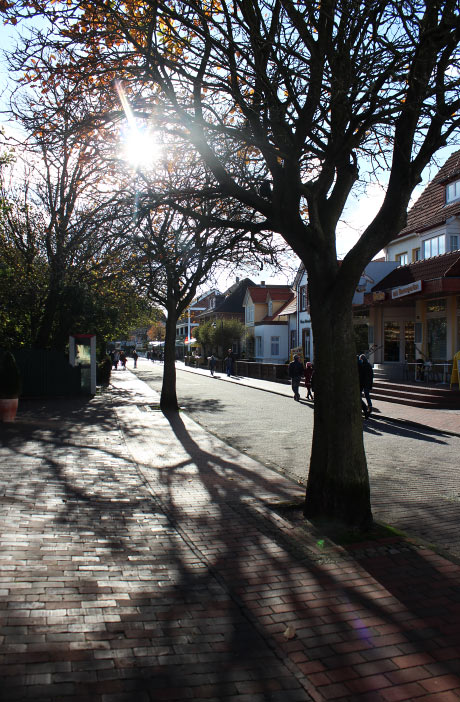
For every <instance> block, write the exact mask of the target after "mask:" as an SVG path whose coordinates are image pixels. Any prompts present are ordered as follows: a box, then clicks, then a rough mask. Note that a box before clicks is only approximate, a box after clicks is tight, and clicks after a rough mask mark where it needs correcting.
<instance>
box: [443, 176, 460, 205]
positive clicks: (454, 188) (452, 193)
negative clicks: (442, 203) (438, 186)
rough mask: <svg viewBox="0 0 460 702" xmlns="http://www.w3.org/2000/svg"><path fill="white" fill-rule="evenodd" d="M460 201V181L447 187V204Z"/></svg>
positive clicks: (455, 181)
mask: <svg viewBox="0 0 460 702" xmlns="http://www.w3.org/2000/svg"><path fill="white" fill-rule="evenodd" d="M455 200H460V179H459V180H454V182H453V183H449V185H447V186H446V203H447V204H448V203H449V202H454V201H455Z"/></svg>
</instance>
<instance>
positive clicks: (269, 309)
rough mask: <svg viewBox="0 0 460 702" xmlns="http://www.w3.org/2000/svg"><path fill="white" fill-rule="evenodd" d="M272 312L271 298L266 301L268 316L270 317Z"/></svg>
mask: <svg viewBox="0 0 460 702" xmlns="http://www.w3.org/2000/svg"><path fill="white" fill-rule="evenodd" d="M272 314H273V302H272V301H271V300H269V301H268V316H269V317H271V316H272Z"/></svg>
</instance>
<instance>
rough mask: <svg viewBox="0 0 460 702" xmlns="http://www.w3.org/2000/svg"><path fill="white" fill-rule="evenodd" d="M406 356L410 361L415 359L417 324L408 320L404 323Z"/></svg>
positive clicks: (412, 361)
mask: <svg viewBox="0 0 460 702" xmlns="http://www.w3.org/2000/svg"><path fill="white" fill-rule="evenodd" d="M404 357H405V359H406V361H407V362H408V363H414V361H415V324H414V322H406V323H405V325H404Z"/></svg>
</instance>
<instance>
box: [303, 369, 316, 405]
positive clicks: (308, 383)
mask: <svg viewBox="0 0 460 702" xmlns="http://www.w3.org/2000/svg"><path fill="white" fill-rule="evenodd" d="M314 372H315V371H314V369H313V363H311V362H310V361H307V362H306V364H305V387H306V389H307V400H313V394H312V389H313V374H314Z"/></svg>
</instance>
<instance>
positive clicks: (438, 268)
mask: <svg viewBox="0 0 460 702" xmlns="http://www.w3.org/2000/svg"><path fill="white" fill-rule="evenodd" d="M457 277H460V251H451V252H450V253H447V254H443V255H442V256H434V257H433V258H425V259H423V260H422V261H416V262H415V263H409V265H407V266H398V268H395V269H394V270H393V271H391V273H389V274H388V275H387V276H385V278H383V279H382V280H381V281H380V282H379V283H377V285H374V287H373V288H372V291H377V290H389V289H391V288H396V287H397V286H398V285H409V283H412V282H414V281H416V280H436V279H437V278H457Z"/></svg>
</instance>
